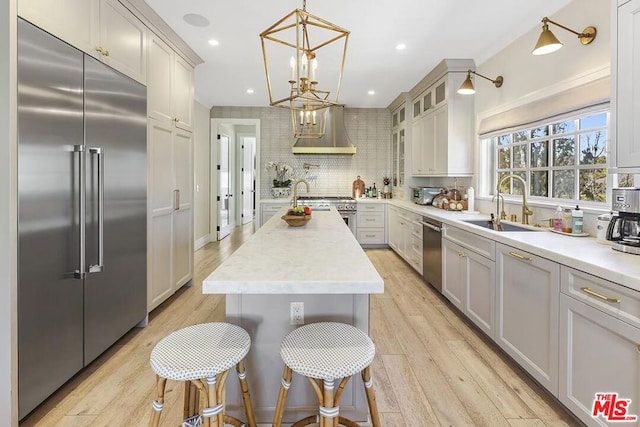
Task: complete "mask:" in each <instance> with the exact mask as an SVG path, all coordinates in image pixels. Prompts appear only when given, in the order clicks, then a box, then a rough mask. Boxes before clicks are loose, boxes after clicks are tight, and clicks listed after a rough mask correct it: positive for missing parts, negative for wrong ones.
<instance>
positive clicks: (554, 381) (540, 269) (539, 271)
mask: <svg viewBox="0 0 640 427" xmlns="http://www.w3.org/2000/svg"><path fill="white" fill-rule="evenodd" d="M496 276H497V278H496V282H497V289H496V292H497V298H496V336H495V339H496V342H497V343H498V345H499V346H500V347H502V349H503V350H504V351H505V352H507V354H509V355H510V356H511V357H512V358H513V359H514V360H515V361H516V362H517V363H518V364H519V365H520V366H522V367H523V368H524V369H525V370H526V371H527V372H529V374H531V376H533V378H535V379H536V380H537V381H538V382H539V383H540V384H542V385H543V386H544V387H545V388H546V389H547V390H549V391H550V392H551V393H552V394H553V395H555V396H557V395H558V300H559V293H560V266H559V264H557V263H555V262H553V261H550V260H548V259H545V258H541V257H539V256H536V255H533V254H531V253H528V252H525V251H522V250H520V249H516V248H513V247H510V246H507V245H504V244H501V243H496Z"/></svg>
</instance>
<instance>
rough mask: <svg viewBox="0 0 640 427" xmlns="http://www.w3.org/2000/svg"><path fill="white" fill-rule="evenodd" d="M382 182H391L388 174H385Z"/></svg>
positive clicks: (387, 183)
mask: <svg viewBox="0 0 640 427" xmlns="http://www.w3.org/2000/svg"><path fill="white" fill-rule="evenodd" d="M382 183H383V184H384V185H389V184H391V178H389V177H388V176H385V177H384V178H382Z"/></svg>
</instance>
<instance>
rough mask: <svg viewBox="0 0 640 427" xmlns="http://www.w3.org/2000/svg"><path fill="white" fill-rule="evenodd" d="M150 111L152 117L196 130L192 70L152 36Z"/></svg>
mask: <svg viewBox="0 0 640 427" xmlns="http://www.w3.org/2000/svg"><path fill="white" fill-rule="evenodd" d="M148 55H149V58H148V63H149V72H148V75H147V111H148V114H149V117H152V118H154V119H156V120H161V121H166V122H171V123H173V125H175V126H176V127H178V128H180V129H184V130H187V131H191V130H192V129H193V90H194V87H193V67H191V65H189V63H187V62H186V61H185V60H184V59H182V57H181V56H180V55H178V54H177V53H176V52H174V51H173V50H172V49H171V48H170V47H169V46H168V45H167V44H166V43H165V42H164V41H162V40H161V39H160V38H159V37H157V36H156V35H154V34H153V33H151V32H150V33H149V47H148Z"/></svg>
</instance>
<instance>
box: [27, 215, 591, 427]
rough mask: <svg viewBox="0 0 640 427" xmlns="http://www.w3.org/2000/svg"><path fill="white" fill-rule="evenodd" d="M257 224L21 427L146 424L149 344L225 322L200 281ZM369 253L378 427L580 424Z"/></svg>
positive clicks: (421, 287) (428, 291)
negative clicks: (376, 288)
mask: <svg viewBox="0 0 640 427" xmlns="http://www.w3.org/2000/svg"><path fill="white" fill-rule="evenodd" d="M252 231H253V224H248V225H246V226H243V227H238V228H236V229H235V230H234V232H233V233H232V234H231V236H229V237H227V238H226V239H224V240H222V241H221V242H213V243H209V244H207V245H206V246H205V247H204V248H202V249H200V250H198V251H196V253H195V274H194V280H193V286H190V287H184V288H182V289H180V290H179V291H178V292H177V293H176V294H175V295H174V296H173V297H171V298H170V299H169V300H168V301H166V302H165V303H163V304H162V305H161V306H160V307H158V308H157V309H156V310H154V311H153V312H152V313H151V314H150V316H149V325H148V326H147V327H146V328H135V329H134V330H132V331H131V332H129V333H128V334H127V335H126V336H125V337H123V338H122V339H121V340H120V341H118V342H117V343H116V344H115V345H114V346H112V347H111V348H110V349H109V350H107V352H105V354H103V355H102V356H100V357H99V358H98V359H97V360H96V361H94V362H93V363H92V364H91V365H89V366H88V367H87V368H86V369H85V370H83V371H82V372H81V373H79V374H78V375H76V376H75V377H74V378H73V379H71V380H70V381H69V382H68V383H67V384H65V385H64V386H63V387H62V388H61V389H60V390H59V391H58V392H56V393H55V394H54V395H53V396H51V397H50V398H49V399H48V400H47V401H45V402H44V403H43V404H42V405H41V406H40V407H38V408H37V409H36V410H35V411H34V412H33V413H31V414H30V415H29V416H28V417H27V418H25V419H24V420H23V422H22V423H20V425H21V426H65V427H85V426H87V427H88V426H91V427H95V426H109V427H112V426H123V427H125V426H126V427H130V426H145V425H147V424H148V421H149V416H150V412H151V402H152V399H153V397H152V396H153V389H154V384H155V375H154V374H153V372H152V371H151V368H150V367H149V355H150V353H151V349H152V348H153V346H154V345H155V344H156V343H157V342H158V341H159V340H160V339H162V338H163V337H164V336H166V335H168V334H169V333H170V332H171V331H173V330H175V329H179V328H182V327H185V326H188V325H191V324H194V323H201V322H208V321H222V320H224V313H225V305H224V297H222V296H217V295H202V280H203V279H204V278H205V277H207V276H208V275H209V274H210V273H211V272H212V271H213V270H214V269H215V268H216V267H217V266H218V265H219V264H220V263H222V261H224V260H225V259H226V258H227V257H228V256H229V255H230V254H231V253H232V252H233V251H234V250H235V249H237V248H238V247H239V246H240V245H241V244H242V243H243V242H244V241H245V240H246V239H247V238H248V237H249V236H250V235H251V234H252ZM367 254H368V256H369V258H370V259H371V261H372V262H373V264H374V265H375V266H376V268H377V269H378V271H379V272H380V274H381V275H382V277H383V278H384V281H385V293H384V294H381V295H374V296H372V298H371V336H372V338H373V340H374V341H375V343H376V350H377V351H376V357H375V360H374V362H373V365H372V368H373V375H374V380H375V387H376V398H377V401H378V408H379V410H380V412H381V414H380V415H381V420H382V424H383V426H384V427H418V426H456V427H457V426H510V427H529V426H531V427H533V426H536V427H537V426H574V425H580V423H579V422H577V421H576V420H575V419H573V418H572V417H571V416H570V415H569V414H568V413H567V412H565V410H564V409H563V408H562V406H561V405H559V404H558V403H557V402H555V400H554V399H553V398H551V397H549V396H548V395H547V394H546V393H545V392H544V391H543V390H542V389H541V388H540V387H539V386H538V385H537V384H536V383H535V382H533V381H532V380H531V379H529V377H527V376H526V375H525V374H524V373H523V371H522V370H521V369H520V368H519V367H517V366H516V365H515V364H513V363H512V362H511V361H510V359H509V358H508V357H507V356H505V355H504V354H503V353H502V352H501V351H500V350H498V348H497V347H496V346H495V345H494V344H493V343H492V342H491V341H489V340H488V339H487V338H486V337H484V335H482V333H480V332H479V331H478V330H477V329H475V328H474V327H472V326H470V323H468V322H467V321H466V319H464V318H463V317H462V316H461V315H459V314H458V312H457V311H456V310H455V309H453V308H452V306H451V305H450V304H449V303H448V301H447V300H446V299H444V298H443V297H442V296H441V295H440V294H439V293H438V292H437V291H435V290H434V289H433V288H431V287H430V286H427V285H425V284H424V282H423V281H422V278H421V277H420V276H419V275H418V274H417V273H415V271H414V270H413V269H411V267H409V266H408V264H406V263H405V262H404V261H403V260H402V259H401V258H400V257H399V256H397V255H396V254H395V253H394V252H393V251H391V250H390V249H371V250H367ZM181 407H182V387H181V383H175V382H171V381H169V382H168V383H167V393H166V401H165V410H164V411H163V414H162V419H161V425H162V426H176V425H178V424H179V421H180V419H181V415H182V413H181V411H182V409H181Z"/></svg>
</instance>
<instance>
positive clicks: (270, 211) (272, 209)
mask: <svg viewBox="0 0 640 427" xmlns="http://www.w3.org/2000/svg"><path fill="white" fill-rule="evenodd" d="M291 205H292V202H291V200H282V201H278V202H272V201H269V202H261V203H260V216H259V218H260V226H261V227H262V226H263V225H264V223H265V222H267V221H269V220H270V219H271V217H272V216H274V215H275V214H277V213H278V212H279V211H280V209H282V208H285V207H289V206H291Z"/></svg>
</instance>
